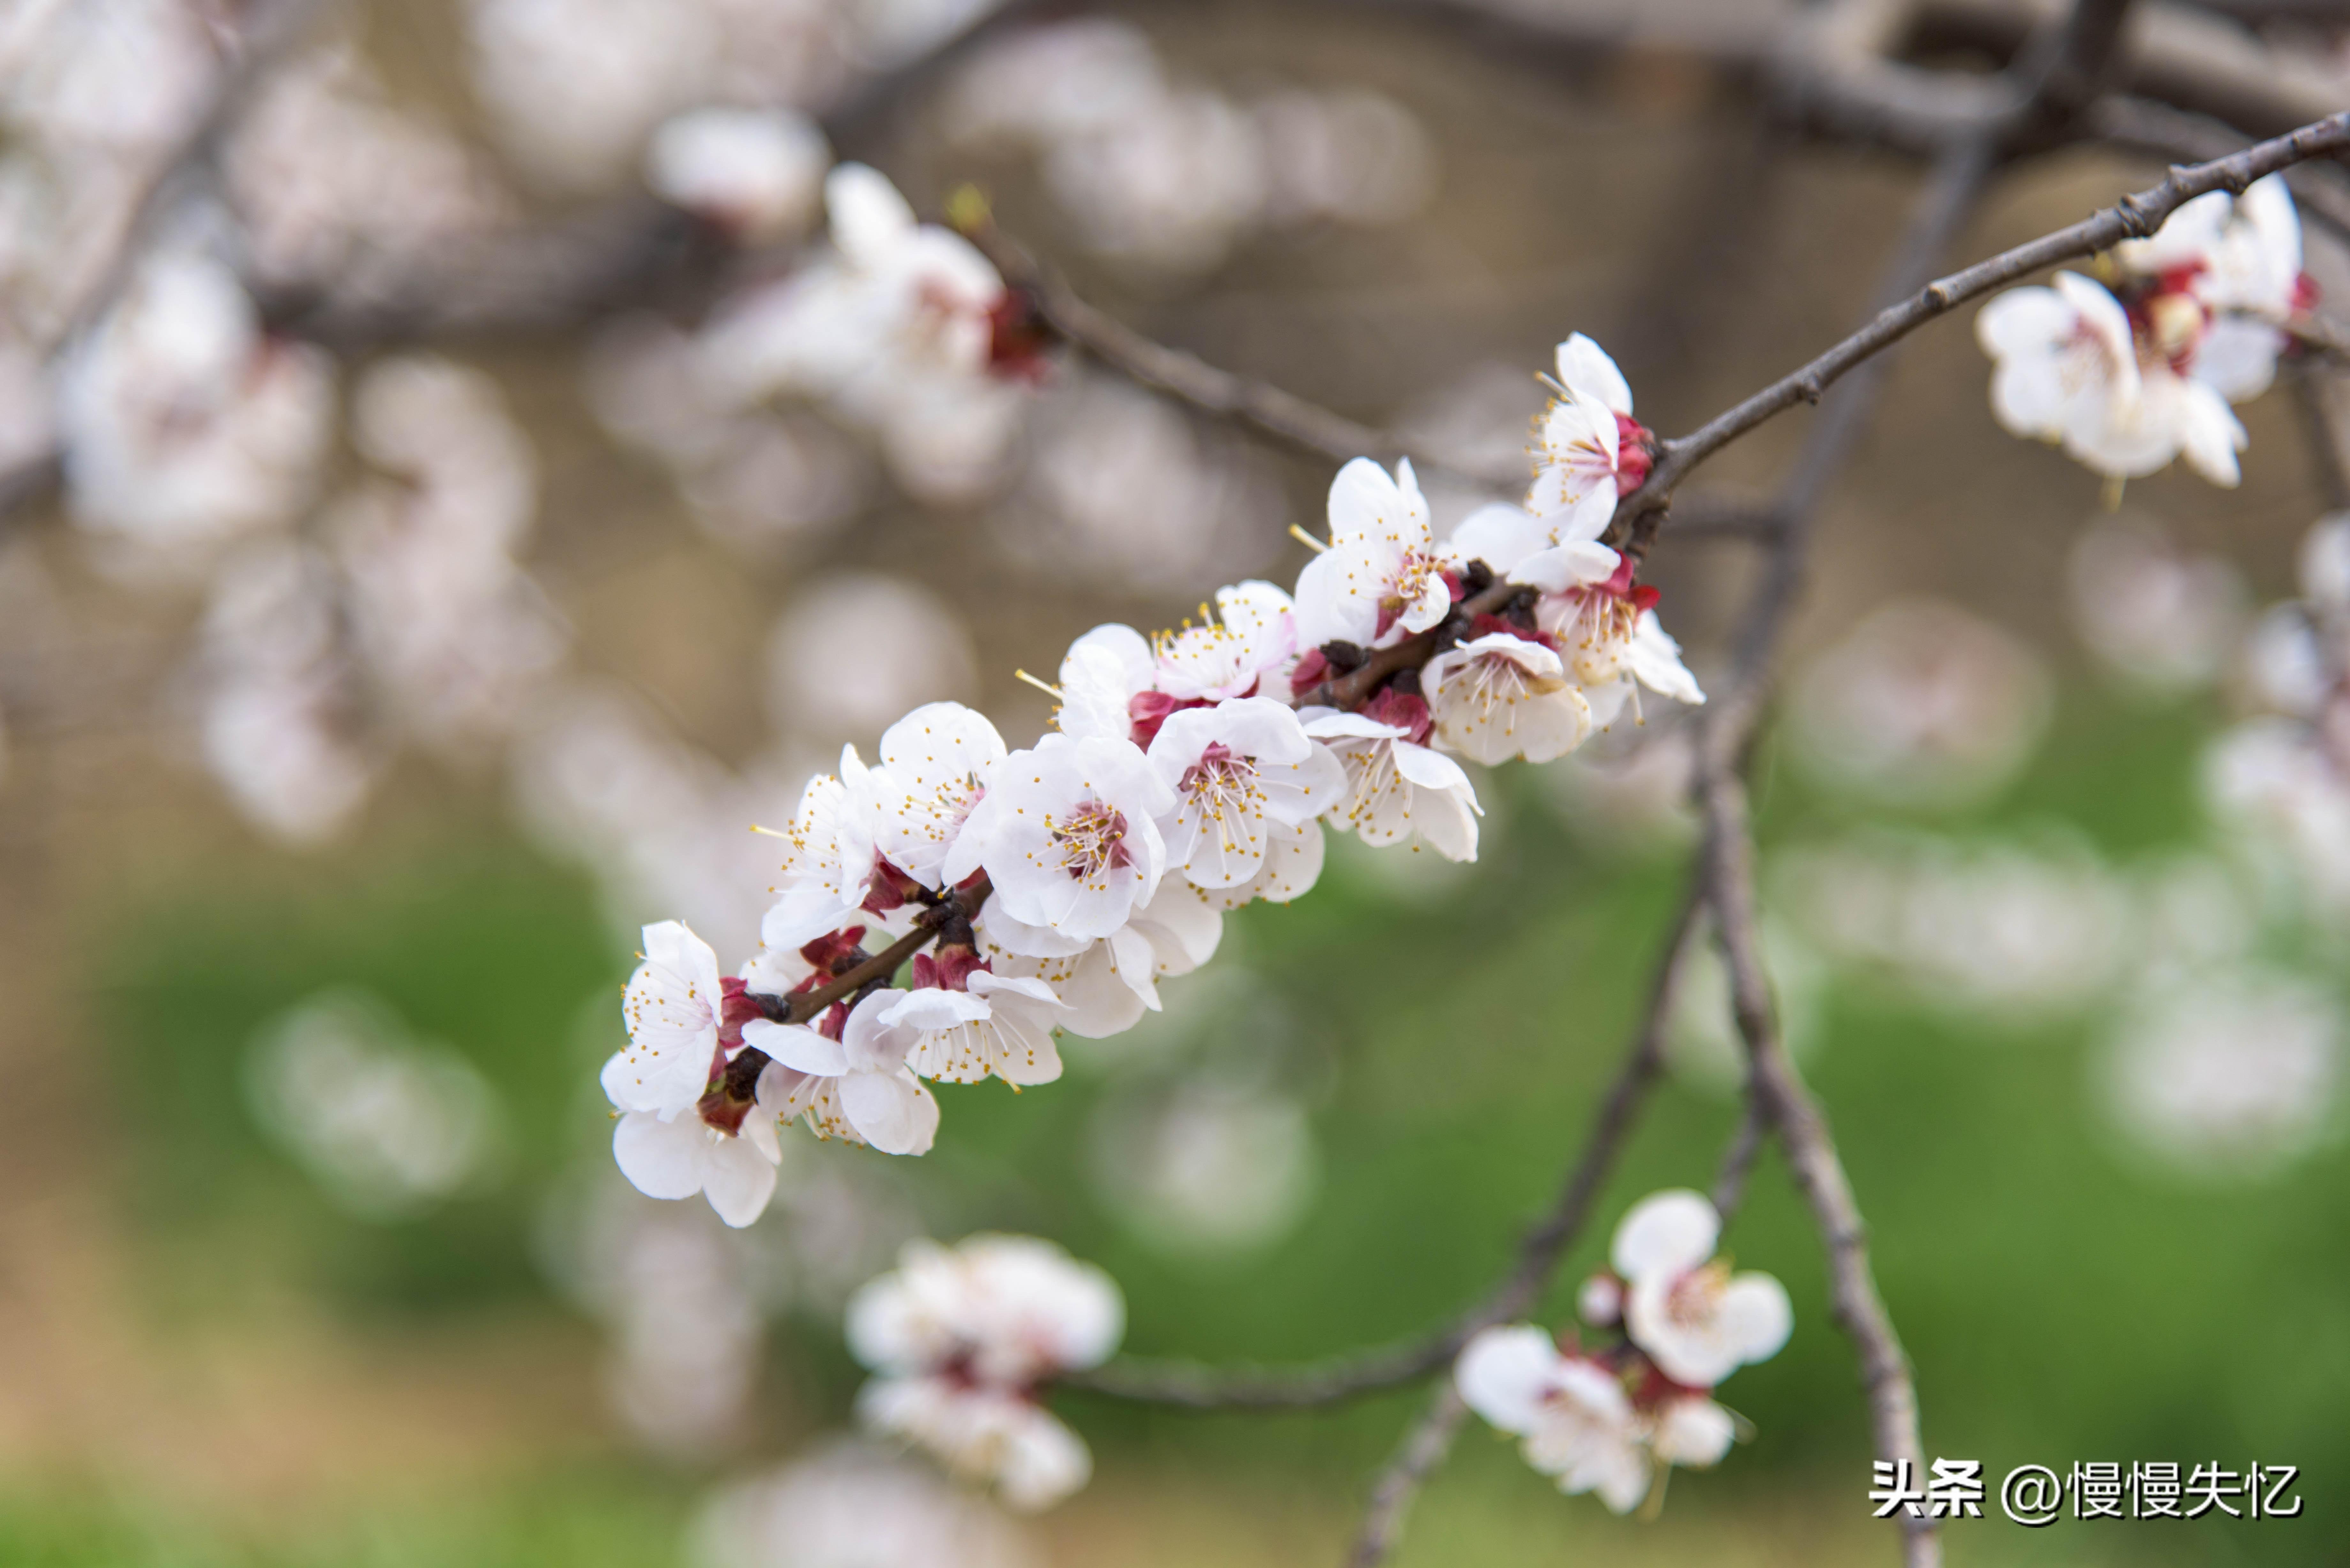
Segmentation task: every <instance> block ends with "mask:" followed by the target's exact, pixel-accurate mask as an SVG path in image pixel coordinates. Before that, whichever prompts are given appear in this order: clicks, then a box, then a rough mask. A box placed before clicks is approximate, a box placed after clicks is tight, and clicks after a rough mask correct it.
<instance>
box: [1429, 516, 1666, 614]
mask: <svg viewBox="0 0 2350 1568" xmlns="http://www.w3.org/2000/svg"><path fill="white" fill-rule="evenodd" d="M1595 518H1596V521H1595ZM1606 528H1607V518H1605V517H1598V516H1596V513H1593V512H1588V511H1586V512H1585V513H1581V514H1574V513H1569V514H1558V515H1554V516H1549V517H1536V516H1534V514H1532V513H1530V512H1528V511H1526V510H1525V508H1523V507H1522V506H1512V505H1510V504H1507V503H1506V502H1496V503H1495V504H1492V505H1490V506H1481V507H1479V508H1478V509H1477V510H1476V511H1474V512H1471V514H1469V515H1468V516H1466V517H1464V518H1462V519H1461V525H1460V526H1459V527H1458V528H1455V529H1454V530H1453V531H1452V537H1451V538H1450V539H1448V540H1446V541H1445V545H1444V560H1445V564H1446V565H1447V566H1451V567H1453V568H1454V569H1456V570H1458V569H1460V568H1462V567H1465V566H1468V565H1469V563H1470V562H1471V561H1482V562H1484V563H1485V565H1487V566H1491V567H1492V569H1493V570H1494V572H1496V573H1497V574H1499V575H1500V576H1503V578H1505V579H1507V580H1508V581H1510V582H1513V583H1521V584H1524V585H1526V586H1528V587H1537V588H1542V589H1544V590H1545V591H1547V592H1550V593H1564V592H1565V591H1566V590H1567V589H1569V588H1572V587H1580V586H1582V585H1584V584H1587V583H1604V582H1606V581H1607V580H1608V579H1609V578H1610V577H1612V576H1615V575H1616V571H1617V567H1618V566H1621V565H1622V563H1623V559H1624V557H1623V556H1620V555H1618V554H1617V553H1616V552H1615V551H1614V550H1612V549H1610V548H1608V547H1607V545H1602V544H1600V543H1599V535H1600V534H1601V533H1602V532H1603V531H1605V530H1606Z"/></svg>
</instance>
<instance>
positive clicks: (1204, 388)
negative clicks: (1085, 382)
mask: <svg viewBox="0 0 2350 1568" xmlns="http://www.w3.org/2000/svg"><path fill="white" fill-rule="evenodd" d="M967 234H968V237H969V238H970V239H971V241H972V244H975V245H977V246H978V247H979V248H980V249H981V250H982V251H983V252H984V253H985V254H986V256H987V259H988V260H989V261H991V262H993V264H994V265H995V270H996V271H997V272H998V273H999V274H1001V275H1003V281H1004V283H1005V284H1006V285H1007V286H1011V287H1012V288H1014V289H1020V290H1024V291H1025V292H1026V293H1027V294H1028V295H1029V296H1030V297H1031V298H1033V299H1034V300H1035V303H1036V308H1037V310H1038V312H1039V313H1040V314H1041V315H1042V316H1043V317H1044V318H1045V323H1046V324H1047V325H1048V326H1050V327H1052V328H1053V330H1054V331H1055V332H1056V333H1058V334H1059V335H1060V336H1061V337H1065V338H1066V339H1068V340H1069V341H1070V342H1071V343H1074V344H1076V346H1077V347H1078V348H1082V349H1084V350H1085V351H1086V352H1087V353H1088V354H1090V355H1092V356H1093V357H1094V358H1096V359H1098V360H1100V361H1101V362H1102V363H1103V364H1104V365H1106V366H1107V367H1108V368H1109V369H1113V370H1116V371H1118V372H1119V373H1120V374H1122V375H1124V376H1126V377H1128V378H1129V379H1133V380H1136V381H1139V382H1140V383H1141V384H1142V385H1144V386H1146V387H1150V388H1154V389H1158V390H1159V391H1161V392H1164V393H1166V394H1167V395H1168V396H1170V397H1172V398H1175V399H1177V400H1180V401H1182V402H1186V403H1189V404H1191V406H1192V407H1193V408H1195V409H1198V410H1201V412H1203V413H1209V414H1214V415H1217V416H1219V417H1221V418H1224V419H1231V420H1237V421H1240V422H1241V423H1243V424H1245V425H1249V426H1251V427H1253V429H1256V430H1259V431H1263V432H1264V433H1265V434H1267V435H1270V436H1274V437H1277V438H1279V439H1280V440H1282V441H1287V442H1289V443H1290V444H1291V445H1292V446H1295V447H1300V448H1303V449H1304V450H1305V451H1306V452H1313V453H1315V454H1316V455H1317V456H1321V457H1326V458H1329V459H1331V460H1332V461H1333V462H1347V460H1348V459H1350V458H1357V457H1371V458H1378V459H1380V460H1382V461H1385V462H1393V461H1394V460H1396V459H1398V458H1410V459H1411V460H1412V462H1413V464H1414V465H1415V466H1416V467H1418V468H1420V469H1422V470H1425V471H1427V472H1432V473H1440V474H1446V475H1449V476H1451V477H1452V478H1455V479H1459V480H1462V481H1465V482H1467V483H1471V484H1473V485H1477V486H1479V487H1481V488H1491V487H1493V486H1497V485H1498V486H1502V487H1503V488H1507V489H1513V490H1515V489H1523V487H1524V485H1525V483H1526V481H1527V479H1528V478H1529V477H1530V475H1529V473H1528V471H1527V469H1526V468H1525V466H1524V465H1523V463H1512V464H1510V465H1508V466H1507V467H1506V468H1504V467H1503V466H1502V465H1500V464H1483V463H1470V462H1462V461H1461V460H1458V459H1450V458H1445V457H1440V456H1432V455H1430V454H1429V453H1427V452H1418V453H1415V452H1411V451H1410V450H1409V449H1408V448H1407V447H1406V446H1405V444H1404V443H1403V442H1402V441H1399V440H1398V439H1397V438H1396V437H1395V436H1393V435H1391V434H1389V433H1388V432H1387V431H1382V430H1378V429H1375V428H1373V427H1372V426H1369V425H1367V424H1362V423H1359V422H1358V421H1354V420H1350V419H1348V418H1347V417H1346V416H1345V415H1344V414H1337V413H1333V412H1331V411H1330V410H1328V409H1326V408H1323V407H1321V406H1320V405H1319V404H1316V403H1311V402H1308V401H1307V400H1305V399H1304V398H1301V397H1299V396H1297V394H1295V392H1289V391H1284V389H1281V388H1279V387H1276V386H1274V385H1272V384H1271V383H1270V382H1266V381H1260V380H1256V379H1252V378H1250V377H1247V376H1242V375H1236V374H1234V373H1233V372H1232V371H1230V370H1225V369H1219V368H1218V367H1216V366H1213V365H1211V364H1209V363H1208V362H1207V361H1206V360H1204V359H1202V358H1200V357H1199V356H1197V355H1196V354H1190V353H1186V352H1185V351H1183V350H1182V349H1180V348H1169V347H1168V346H1167V345H1166V344H1164V343H1160V342H1159V341H1158V340H1156V339H1155V338H1151V337H1145V336H1144V335H1143V334H1141V333H1139V332H1137V331H1136V330H1135V329H1134V328H1133V327H1128V326H1127V325H1126V324H1125V323H1124V322H1122V321H1120V320H1118V318H1117V317H1114V316H1111V315H1110V314H1109V313H1108V312H1107V311H1105V310H1102V309H1101V308H1099V307H1098V306H1095V305H1092V304H1090V303H1088V302H1087V300H1085V299H1084V298H1082V297H1080V296H1079V295H1078V294H1077V292H1076V290H1075V289H1074V288H1071V287H1070V286H1069V283H1068V280H1067V279H1066V278H1065V277H1063V276H1062V275H1060V274H1059V273H1058V272H1056V271H1055V270H1054V269H1053V268H1051V267H1048V266H1046V265H1044V264H1043V263H1042V262H1040V261H1038V260H1037V259H1036V258H1035V256H1033V255H1031V254H1029V253H1028V252H1027V251H1026V250H1024V249H1023V248H1022V247H1021V246H1020V244H1018V243H1017V242H1016V241H1014V240H1013V239H1012V237H1011V236H1010V235H1008V234H1004V233H1003V231H1002V230H1001V229H999V228H997V227H995V225H994V224H993V222H992V221H991V222H988V223H978V224H974V225H972V227H971V228H970V229H969V230H968V231H967Z"/></svg>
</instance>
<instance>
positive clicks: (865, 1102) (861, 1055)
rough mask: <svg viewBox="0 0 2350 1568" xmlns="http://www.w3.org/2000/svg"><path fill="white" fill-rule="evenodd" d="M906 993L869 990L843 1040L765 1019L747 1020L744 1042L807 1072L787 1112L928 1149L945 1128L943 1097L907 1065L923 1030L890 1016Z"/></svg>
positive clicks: (897, 1147) (903, 1150)
mask: <svg viewBox="0 0 2350 1568" xmlns="http://www.w3.org/2000/svg"><path fill="white" fill-rule="evenodd" d="M905 994H906V993H905V992H902V991H877V992H873V994H871V995H870V996H868V997H867V998H866V999H865V1000H864V1001H862V1002H858V1004H857V1006H856V1007H855V1008H854V1009H853V1010H852V1011H851V1012H849V1014H848V1018H847V1022H846V1023H844V1025H843V1026H842V1029H841V1032H840V1038H839V1039H837V1040H834V1039H831V1038H828V1037H827V1036H826V1035H824V1034H822V1033H818V1032H817V1031H816V1030H814V1029H811V1028H809V1027H808V1026H807V1025H806V1024H804V1023H769V1022H768V1021H767V1020H765V1019H763V1018H760V1019H753V1020H752V1021H751V1022H750V1023H745V1024H744V1025H743V1044H746V1045H749V1046H752V1047H754V1048H755V1049H757V1050H760V1051H763V1052H764V1053H766V1054H767V1055H768V1056H770V1057H772V1058H773V1059H774V1060H775V1061H776V1062H779V1063H781V1064H783V1065H785V1066H786V1067H788V1068H790V1069H792V1070H793V1071H794V1072H795V1073H803V1074H806V1075H807V1078H806V1081H805V1082H800V1083H796V1084H794V1085H791V1087H790V1089H789V1093H788V1094H787V1096H785V1098H784V1100H783V1102H782V1105H781V1106H780V1109H781V1113H782V1114H783V1115H784V1116H786V1117H789V1116H797V1115H801V1114H803V1113H805V1114H807V1115H808V1116H810V1117H811V1119H813V1120H815V1121H816V1124H817V1125H818V1127H820V1128H823V1129H825V1130H827V1131H828V1130H830V1125H831V1124H833V1123H834V1122H835V1121H836V1119H837V1122H840V1123H845V1124H846V1125H847V1127H848V1128H850V1129H851V1130H853V1131H854V1132H855V1133H856V1134H857V1136H858V1137H859V1138H861V1139H863V1140H864V1141H865V1142H867V1143H869V1144H871V1145H872V1146H873V1147H875V1148H878V1149H879V1150H880V1151H881V1152H882V1153H884V1154H927V1153H929V1152H930V1147H931V1139H932V1138H933V1137H936V1136H937V1135H938V1130H939V1103H938V1101H936V1100H934V1099H932V1098H931V1092H930V1090H928V1089H926V1088H924V1087H923V1086H922V1085H921V1082H920V1079H918V1078H916V1077H915V1076H914V1075H913V1074H912V1073H911V1072H910V1071H909V1070H908V1069H907V1066H906V1056H907V1054H908V1053H909V1052H910V1051H911V1050H912V1049H913V1047H914V1045H915V1044H917V1042H918V1041H919V1040H920V1033H918V1032H917V1031H916V1030H914V1029H912V1028H910V1027H909V1026H907V1025H905V1024H902V1023H889V1022H886V1020H887V1018H888V1015H889V1013H890V1012H891V1011H892V1010H893V1009H894V1008H895V1007H896V1006H897V1004H898V1003H899V1001H900V1000H902V999H903V998H904V996H905Z"/></svg>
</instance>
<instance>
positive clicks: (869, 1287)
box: [847, 1235, 1126, 1509]
mask: <svg viewBox="0 0 2350 1568" xmlns="http://www.w3.org/2000/svg"><path fill="white" fill-rule="evenodd" d="M1125 1323H1126V1308H1125V1303H1124V1302H1123V1300H1122V1299H1121V1298H1120V1297H1119V1295H1118V1286H1117V1285H1116V1284H1115V1283H1113V1282H1111V1280H1110V1278H1109V1276H1108V1275H1107V1274H1105V1273H1103V1272H1101V1271H1100V1270H1099V1269H1097V1268H1095V1267H1093V1266H1092V1265H1090V1264H1087V1263H1080V1262H1076V1260H1075V1259H1073V1258H1071V1257H1070V1256H1069V1255H1068V1254H1067V1253H1066V1252H1065V1251H1062V1250H1061V1249H1060V1248H1058V1247H1056V1246H1054V1245H1053V1244H1052V1243H1051V1242H1049V1241H1038V1240H1036V1239H1035V1238H1033V1237H1027V1236H996V1235H981V1236H972V1237H969V1238H967V1239H965V1240H964V1241H962V1242H959V1243H958V1244H956V1245H955V1246H952V1247H942V1246H940V1245H939V1244H938V1243H936V1242H934V1241H910V1242H909V1243H907V1245H906V1249H905V1251H904V1252H903V1253H902V1254H901V1255H900V1256H899V1264H898V1267H897V1269H896V1270H895V1271H893V1272H890V1273H887V1274H884V1275H882V1276H880V1277H879V1279H876V1280H873V1281H870V1282H868V1283H867V1284H866V1285H865V1286H864V1287H863V1288H862V1289H860V1290H859V1291H858V1293H857V1294H856V1295H855V1296H853V1297H852V1298H850V1301H849V1303H848V1317H847V1330H848V1347H849V1350H850V1352H851V1353H852V1354H854V1355H856V1357H857V1359H858V1360H859V1361H860V1362H862V1363H864V1364H865V1366H868V1367H869V1368H871V1369H872V1371H873V1372H874V1373H875V1376H874V1378H873V1380H872V1381H871V1382H869V1383H868V1384H867V1385H866V1386H865V1387H864V1388H863V1389H862V1390H861V1391H860V1392H859V1393H858V1399H857V1408H858V1415H859V1417H862V1418H863V1420H864V1421H865V1423H866V1424H867V1425H868V1427H871V1428H875V1429H876V1430H878V1431H879V1432H881V1433H883V1434H886V1435H888V1436H891V1437H897V1438H905V1439H907V1440H909V1441H910V1442H913V1443H916V1444H918V1445H920V1447H922V1448H924V1449H929V1450H930V1451H931V1453H933V1454H935V1455H936V1456H937V1457H938V1458H939V1459H941V1460H942V1461H943V1462H944V1463H945V1464H946V1465H947V1466H948V1467H949V1468H950V1469H953V1470H955V1471H957V1472H958V1473H960V1474H963V1475H966V1476H970V1477H972V1478H973V1479H975V1480H983V1481H987V1482H990V1483H992V1484H993V1485H994V1486H996V1487H997V1488H999V1489H1000V1490H1002V1492H1003V1498H1004V1501H1007V1502H1009V1503H1011V1504H1012V1505H1013V1506H1014V1507H1015V1508H1023V1509H1036V1508H1044V1507H1047V1506H1049V1505H1051V1504H1052V1503H1055V1502H1057V1501H1060V1500H1061V1499H1062V1498H1064V1497H1066V1496H1067V1495H1068V1494H1069V1493H1070V1492H1073V1491H1075V1490H1077V1488H1079V1487H1081V1486H1083V1485H1084V1484H1085V1483H1086V1480H1087V1477H1088V1476H1089V1475H1090V1474H1091V1473H1092V1469H1093V1460H1092V1458H1091V1456H1090V1455H1089V1454H1087V1451H1086V1446H1085V1443H1084V1441H1083V1440H1082V1439H1080V1438H1078V1437H1077V1435H1076V1433H1074V1432H1072V1431H1070V1430H1069V1429H1068V1428H1066V1427H1065V1426H1063V1425H1062V1424H1061V1423H1060V1421H1059V1420H1057V1419H1056V1418H1055V1417H1054V1416H1053V1414H1052V1413H1051V1412H1050V1411H1048V1410H1046V1409H1045V1407H1044V1406H1043V1404H1042V1403H1041V1402H1040V1398H1039V1392H1038V1390H1039V1385H1041V1384H1043V1383H1044V1382H1045V1381H1047V1380H1048V1379H1050V1378H1052V1377H1054V1376H1058V1375H1060V1374H1062V1373H1065V1372H1073V1371H1081V1370H1084V1369H1085V1368H1087V1367H1092V1366H1099V1365H1100V1364H1101V1363H1102V1362H1103V1361H1105V1360H1107V1359H1108V1357H1109V1354H1110V1352H1111V1351H1113V1350H1115V1349H1116V1348H1117V1347H1118V1338H1119V1336H1120V1335H1121V1334H1123V1333H1124V1331H1125Z"/></svg>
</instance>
